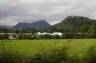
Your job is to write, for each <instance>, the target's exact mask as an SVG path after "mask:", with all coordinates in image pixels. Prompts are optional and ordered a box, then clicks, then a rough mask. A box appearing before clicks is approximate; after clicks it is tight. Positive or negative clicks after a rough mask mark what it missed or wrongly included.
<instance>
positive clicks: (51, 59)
mask: <svg viewBox="0 0 96 63" xmlns="http://www.w3.org/2000/svg"><path fill="white" fill-rule="evenodd" d="M70 59H71V58H70V57H69V56H68V54H67V52H66V48H62V49H55V50H53V51H49V52H48V53H39V54H36V55H35V56H34V57H33V58H32V60H31V62H30V63H69V60H70Z"/></svg>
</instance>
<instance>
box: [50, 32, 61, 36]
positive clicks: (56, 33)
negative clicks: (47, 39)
mask: <svg viewBox="0 0 96 63" xmlns="http://www.w3.org/2000/svg"><path fill="white" fill-rule="evenodd" d="M51 35H59V36H62V33H60V32H54V33H52V34H51Z"/></svg>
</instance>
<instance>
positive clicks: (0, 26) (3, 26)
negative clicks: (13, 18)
mask: <svg viewBox="0 0 96 63" xmlns="http://www.w3.org/2000/svg"><path fill="white" fill-rule="evenodd" d="M0 28H13V26H5V25H0Z"/></svg>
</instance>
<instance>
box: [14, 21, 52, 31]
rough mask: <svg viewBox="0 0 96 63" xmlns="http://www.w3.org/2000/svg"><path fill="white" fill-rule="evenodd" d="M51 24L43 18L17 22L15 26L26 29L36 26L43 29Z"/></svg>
mask: <svg viewBox="0 0 96 63" xmlns="http://www.w3.org/2000/svg"><path fill="white" fill-rule="evenodd" d="M49 26H51V25H50V24H49V23H47V22H46V21H45V20H40V21H36V22H33V23H18V24H17V25H16V26H15V28H17V29H28V28H36V29H44V28H47V27H49Z"/></svg>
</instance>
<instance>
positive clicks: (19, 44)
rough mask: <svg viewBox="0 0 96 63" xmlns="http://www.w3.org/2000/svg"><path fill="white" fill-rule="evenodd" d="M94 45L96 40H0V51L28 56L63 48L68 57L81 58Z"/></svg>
mask: <svg viewBox="0 0 96 63" xmlns="http://www.w3.org/2000/svg"><path fill="white" fill-rule="evenodd" d="M95 45H96V39H56V40H55V39H52V40H51V39H50V40H0V50H1V51H6V50H12V51H16V52H19V53H21V54H25V55H28V56H30V55H34V54H36V53H40V52H42V51H46V52H48V51H49V50H53V49H56V48H61V47H65V46H66V47H68V53H69V54H70V55H71V54H72V55H74V54H75V55H76V54H77V55H79V56H82V55H83V54H84V53H85V51H86V50H87V49H88V47H90V46H95Z"/></svg>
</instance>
